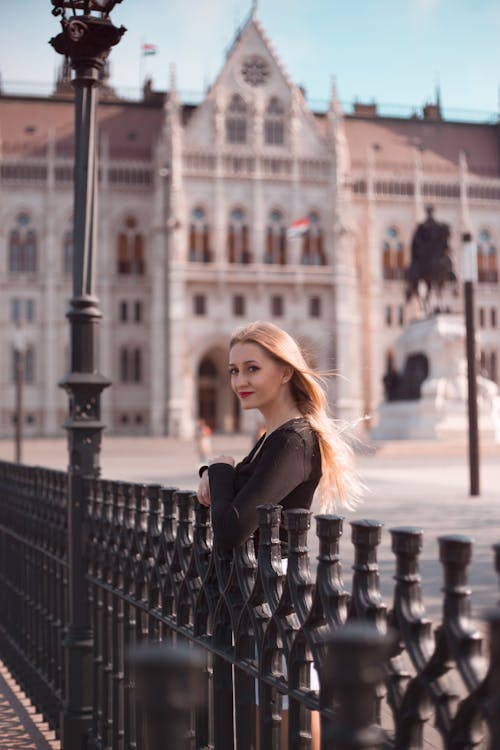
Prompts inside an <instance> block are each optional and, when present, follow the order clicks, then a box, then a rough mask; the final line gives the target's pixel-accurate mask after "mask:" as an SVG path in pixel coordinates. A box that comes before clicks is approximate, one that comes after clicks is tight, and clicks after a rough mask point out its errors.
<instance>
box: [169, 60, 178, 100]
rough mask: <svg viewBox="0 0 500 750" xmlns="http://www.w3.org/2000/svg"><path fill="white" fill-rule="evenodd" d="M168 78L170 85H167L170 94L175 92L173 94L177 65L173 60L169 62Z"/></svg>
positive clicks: (175, 88)
mask: <svg viewBox="0 0 500 750" xmlns="http://www.w3.org/2000/svg"><path fill="white" fill-rule="evenodd" d="M169 78H170V85H169V90H170V93H171V94H172V93H174V92H175V94H177V67H176V65H175V63H173V62H172V63H170V75H169Z"/></svg>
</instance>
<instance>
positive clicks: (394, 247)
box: [382, 226, 405, 280]
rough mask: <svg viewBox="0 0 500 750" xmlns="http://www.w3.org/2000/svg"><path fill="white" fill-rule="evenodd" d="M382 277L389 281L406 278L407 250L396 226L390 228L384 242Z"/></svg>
mask: <svg viewBox="0 0 500 750" xmlns="http://www.w3.org/2000/svg"><path fill="white" fill-rule="evenodd" d="M382 275H383V278H384V279H387V280H391V279H404V277H405V250H404V245H403V243H402V241H401V238H400V236H399V230H398V229H397V228H396V227H395V226H391V227H389V229H388V230H387V231H386V233H385V236H384V239H383V240H382Z"/></svg>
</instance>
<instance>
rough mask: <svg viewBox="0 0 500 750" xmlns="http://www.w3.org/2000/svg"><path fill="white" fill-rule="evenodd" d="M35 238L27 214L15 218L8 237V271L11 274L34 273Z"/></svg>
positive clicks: (35, 262)
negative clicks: (14, 224) (14, 223)
mask: <svg viewBox="0 0 500 750" xmlns="http://www.w3.org/2000/svg"><path fill="white" fill-rule="evenodd" d="M36 268H37V237H36V232H35V230H34V229H33V228H32V227H31V219H30V217H29V216H28V214H25V213H21V214H19V215H18V216H17V218H16V226H15V227H14V229H12V231H11V233H10V236H9V271H10V272H11V273H36Z"/></svg>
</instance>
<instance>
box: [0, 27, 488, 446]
mask: <svg viewBox="0 0 500 750" xmlns="http://www.w3.org/2000/svg"><path fill="white" fill-rule="evenodd" d="M98 118H99V157H100V172H99V182H100V185H99V217H98V266H97V269H96V270H97V291H98V295H99V298H100V301H101V307H102V311H103V320H102V324H101V329H100V330H101V333H100V346H101V363H100V364H101V371H102V372H103V373H104V374H105V375H106V376H108V377H110V378H111V379H112V381H113V387H112V388H110V389H109V390H108V391H106V392H105V394H104V396H103V416H104V420H105V422H106V423H107V425H108V428H109V430H110V431H112V432H113V433H122V434H127V433H137V434H138V433H142V434H152V435H161V434H165V432H168V433H169V434H174V435H179V436H189V435H191V434H192V431H193V425H194V421H195V419H196V418H197V417H198V416H203V417H204V418H205V419H207V420H208V421H209V422H210V423H211V424H212V425H213V426H214V427H215V428H216V429H217V430H224V431H232V430H236V429H244V430H251V429H253V427H254V423H253V421H252V420H253V416H252V415H250V414H244V415H242V414H240V412H239V409H238V405H237V403H236V401H235V399H234V397H233V395H232V394H231V392H230V390H229V388H228V376H227V354H228V339H229V336H230V333H231V331H232V330H233V329H234V328H235V327H237V326H238V325H240V324H243V323H245V322H246V321H250V320H255V319H267V320H271V321H274V322H276V323H277V324H279V325H281V326H283V327H284V328H286V329H287V330H288V331H290V332H291V333H292V334H293V335H295V336H296V337H297V338H298V339H299V340H300V341H301V342H302V343H303V344H304V345H305V346H306V349H307V351H308V356H309V357H310V358H311V361H312V362H314V364H315V365H316V366H317V367H319V368H320V369H321V370H335V371H336V372H338V376H337V377H334V378H333V379H332V380H331V383H330V398H331V401H332V406H333V409H334V411H335V413H336V414H337V415H338V416H339V417H340V418H348V419H352V418H356V417H358V416H360V415H362V414H373V413H374V411H375V408H376V406H377V404H378V402H379V401H380V399H381V398H382V377H383V374H384V371H385V369H386V366H387V361H388V359H390V357H391V349H392V346H393V343H394V340H395V337H396V336H397V335H398V333H399V331H400V329H401V327H402V326H403V325H405V324H406V323H407V322H408V321H409V319H410V318H411V317H412V316H414V314H415V310H414V308H413V306H412V305H411V304H408V305H406V304H405V302H404V294H403V292H404V269H405V267H406V266H407V265H408V262H409V245H410V241H411V236H412V233H413V231H414V228H415V225H416V223H418V222H419V221H421V220H422V219H423V218H424V215H425V207H426V205H427V204H429V203H431V204H432V205H433V206H434V207H435V213H436V217H437V218H438V219H439V220H440V221H445V222H447V223H448V224H449V225H450V227H451V245H452V252H453V260H454V264H455V267H456V268H457V271H458V273H460V265H461V259H460V235H461V232H462V231H465V230H469V231H471V232H472V233H473V235H474V237H475V238H476V239H477V242H478V252H479V256H478V258H479V283H478V292H477V317H478V330H479V347H478V348H479V351H480V356H481V366H482V368H483V370H485V371H487V372H488V374H489V376H490V377H491V378H492V379H494V380H496V381H497V382H498V376H499V372H498V357H499V350H500V334H499V331H498V328H497V319H498V307H499V304H500V298H499V286H498V259H497V251H496V244H497V242H498V238H499V235H500V213H499V211H498V207H499V205H500V158H499V157H500V130H499V126H498V124H473V123H463V122H450V121H445V120H444V119H443V118H442V116H441V111H440V107H439V104H436V105H429V106H427V107H425V109H424V111H423V113H422V114H421V115H415V116H413V117H410V118H393V117H383V116H381V115H379V114H378V113H377V108H376V105H374V104H370V105H360V104H357V105H355V108H354V112H353V113H352V114H345V113H344V112H343V111H342V108H341V106H340V104H339V101H338V100H337V95H336V92H335V88H332V91H331V96H330V103H329V106H328V109H327V110H326V111H323V112H313V111H311V109H310V108H309V107H308V105H307V103H306V99H305V97H304V94H303V92H302V91H301V89H300V88H299V87H297V86H296V85H295V84H294V83H293V82H292V81H291V80H290V78H289V76H288V74H287V72H286V69H285V67H284V66H283V64H282V62H281V61H280V59H279V57H278V55H277V53H276V51H275V50H274V49H273V47H272V45H271V43H270V41H269V39H268V38H267V36H266V34H265V32H264V30H263V29H262V27H261V25H260V23H259V21H258V19H257V18H256V17H255V13H252V14H251V16H250V17H249V19H248V20H247V22H246V23H245V24H244V26H243V27H242V29H241V30H240V32H239V33H238V35H237V38H236V39H235V41H234V43H233V45H232V48H231V49H230V50H229V52H228V54H227V58H226V60H225V64H224V66H223V68H222V70H221V72H220V74H219V76H218V77H217V79H216V80H215V81H214V82H213V84H212V86H211V87H210V89H209V90H208V91H207V93H206V95H205V97H204V99H203V101H202V102H201V103H200V104H199V105H196V106H194V105H188V104H183V103H181V101H180V99H179V96H178V93H177V91H176V84H175V79H174V76H173V75H172V80H171V83H170V87H169V91H168V93H166V94H162V93H159V92H154V91H152V89H151V86H150V85H146V87H145V89H144V97H143V99H142V101H140V102H135V101H124V100H121V99H119V98H118V97H117V96H116V95H115V94H114V92H113V89H112V88H111V86H110V85H109V82H108V81H104V87H103V91H102V94H101V102H100V106H99V110H98ZM0 137H1V149H0V250H1V251H0V292H1V296H0V299H1V307H0V346H1V351H3V352H4V357H2V359H1V361H0V394H1V395H0V436H8V435H11V434H12V431H13V422H14V419H15V414H14V403H15V385H14V381H15V361H16V353H15V351H16V350H15V342H16V328H19V327H20V326H21V330H22V335H23V337H24V343H25V347H26V368H25V369H26V372H25V380H26V384H25V412H26V422H27V424H26V431H27V433H28V434H32V435H55V434H60V430H61V427H60V426H61V424H62V422H63V420H64V416H65V414H66V397H65V395H64V394H63V393H62V392H60V391H59V389H58V388H57V382H58V380H59V379H60V378H61V377H62V375H63V374H64V372H65V370H66V368H67V365H68V362H67V359H68V324H67V321H66V320H65V317H64V312H65V306H66V304H67V300H68V299H69V297H70V295H71V280H70V270H71V261H72V231H71V220H72V216H71V214H72V155H73V145H74V143H73V100H72V94H71V90H70V87H69V86H68V85H67V81H66V80H65V78H64V76H62V78H61V80H60V81H59V82H58V85H57V88H56V91H55V92H54V95H53V96H50V97H47V98H35V97H27V96H13V95H6V94H2V95H0ZM302 218H307V220H308V221H307V224H308V230H307V231H306V232H305V233H304V234H303V235H301V236H299V237H298V238H295V239H290V238H289V237H288V236H287V227H289V226H290V224H291V223H292V222H294V221H296V220H298V219H302ZM442 304H444V305H445V306H446V307H449V308H450V310H454V311H458V310H461V309H462V307H463V305H462V299H461V288H460V285H457V287H456V288H452V287H450V288H449V289H448V290H447V291H446V293H445V299H444V300H443V303H442Z"/></svg>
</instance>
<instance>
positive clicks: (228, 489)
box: [208, 431, 305, 549]
mask: <svg viewBox="0 0 500 750" xmlns="http://www.w3.org/2000/svg"><path fill="white" fill-rule="evenodd" d="M208 477H209V482H210V496H211V502H212V527H213V530H214V536H215V540H216V542H217V544H218V545H219V546H220V547H221V548H222V549H232V548H233V547H237V546H239V545H240V544H243V542H245V541H246V540H247V539H248V537H249V536H250V535H251V534H252V533H253V532H254V531H255V529H256V528H257V526H258V519H257V507H258V506H259V505H265V504H267V503H270V504H272V505H278V504H279V503H280V502H281V501H282V500H283V498H285V497H286V496H287V495H288V494H289V493H290V492H291V491H292V490H293V489H294V488H295V487H297V486H298V485H299V484H301V483H302V482H303V481H304V480H305V444H304V441H303V439H302V437H301V436H300V435H299V434H298V433H297V432H292V431H290V432H288V431H280V432H277V433H275V434H273V435H270V436H269V438H268V439H267V441H266V443H264V445H263V447H262V449H261V453H260V455H259V456H258V458H257V459H256V461H255V469H254V472H253V474H252V475H251V476H250V477H249V479H248V482H247V483H246V484H245V486H244V487H242V489H241V490H240V491H239V492H238V493H235V490H234V468H233V467H232V466H230V465H229V464H225V463H215V464H212V465H211V466H210V467H209V469H208Z"/></svg>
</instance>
